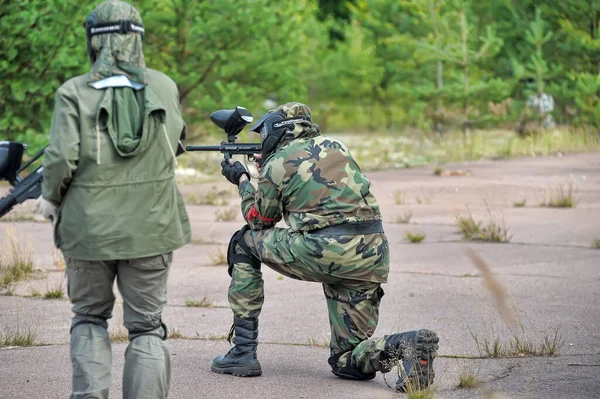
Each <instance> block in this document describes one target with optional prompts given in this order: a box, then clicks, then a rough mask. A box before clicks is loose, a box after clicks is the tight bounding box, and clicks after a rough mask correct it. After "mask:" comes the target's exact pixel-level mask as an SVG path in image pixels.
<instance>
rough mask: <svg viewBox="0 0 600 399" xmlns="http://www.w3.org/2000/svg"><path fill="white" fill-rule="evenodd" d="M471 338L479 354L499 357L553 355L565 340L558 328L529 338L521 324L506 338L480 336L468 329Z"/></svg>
mask: <svg viewBox="0 0 600 399" xmlns="http://www.w3.org/2000/svg"><path fill="white" fill-rule="evenodd" d="M470 333H471V338H472V339H473V341H474V342H475V346H476V347H477V350H478V351H479V353H480V354H481V356H485V357H492V358H499V357H523V356H554V355H556V354H557V353H558V351H559V350H560V349H561V348H562V347H563V345H564V343H565V340H564V338H563V337H562V335H561V334H560V333H559V330H558V328H557V329H554V331H553V333H551V334H548V333H543V336H542V337H536V338H531V337H530V335H529V334H527V333H526V331H525V329H524V328H523V326H521V331H520V332H515V333H513V334H512V336H511V337H509V338H508V339H505V340H503V339H501V338H499V337H494V338H488V337H484V338H480V337H479V336H478V335H477V334H475V333H474V332H473V331H470Z"/></svg>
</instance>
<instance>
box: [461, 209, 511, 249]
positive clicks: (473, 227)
mask: <svg viewBox="0 0 600 399" xmlns="http://www.w3.org/2000/svg"><path fill="white" fill-rule="evenodd" d="M489 214H490V220H489V221H488V222H487V223H484V222H481V221H476V220H475V219H474V218H473V215H472V214H471V212H470V211H469V212H468V214H467V215H466V216H463V215H461V214H457V215H456V216H455V218H456V224H457V226H458V229H459V231H460V232H461V234H462V235H463V238H464V239H465V240H468V241H487V242H509V241H510V240H511V238H512V235H509V234H508V229H507V228H506V226H505V225H504V223H502V224H499V223H498V222H496V220H495V218H494V217H493V215H492V213H491V211H489Z"/></svg>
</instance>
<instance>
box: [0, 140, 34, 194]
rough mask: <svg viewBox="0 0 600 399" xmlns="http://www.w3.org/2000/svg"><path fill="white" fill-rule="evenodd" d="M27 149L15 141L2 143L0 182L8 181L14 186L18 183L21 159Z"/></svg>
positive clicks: (0, 146) (0, 147)
mask: <svg viewBox="0 0 600 399" xmlns="http://www.w3.org/2000/svg"><path fill="white" fill-rule="evenodd" d="M26 149H27V147H26V146H25V144H22V143H16V142H13V141H0V180H8V182H9V183H10V184H11V185H12V186H14V185H15V184H16V183H17V179H18V174H19V170H20V168H21V159H23V153H24V152H25V150H26Z"/></svg>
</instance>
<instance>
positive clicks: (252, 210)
mask: <svg viewBox="0 0 600 399" xmlns="http://www.w3.org/2000/svg"><path fill="white" fill-rule="evenodd" d="M255 217H258V218H259V219H260V220H262V221H263V222H274V221H275V218H266V217H264V216H261V214H260V213H258V209H256V206H253V207H252V208H250V210H249V211H248V215H247V219H248V221H250V220H252V219H254V218H255Z"/></svg>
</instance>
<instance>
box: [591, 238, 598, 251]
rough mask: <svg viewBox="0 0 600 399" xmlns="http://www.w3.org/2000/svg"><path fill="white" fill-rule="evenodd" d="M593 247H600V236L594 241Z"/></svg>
mask: <svg viewBox="0 0 600 399" xmlns="http://www.w3.org/2000/svg"><path fill="white" fill-rule="evenodd" d="M592 248H596V249H600V238H596V239H594V241H592Z"/></svg>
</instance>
